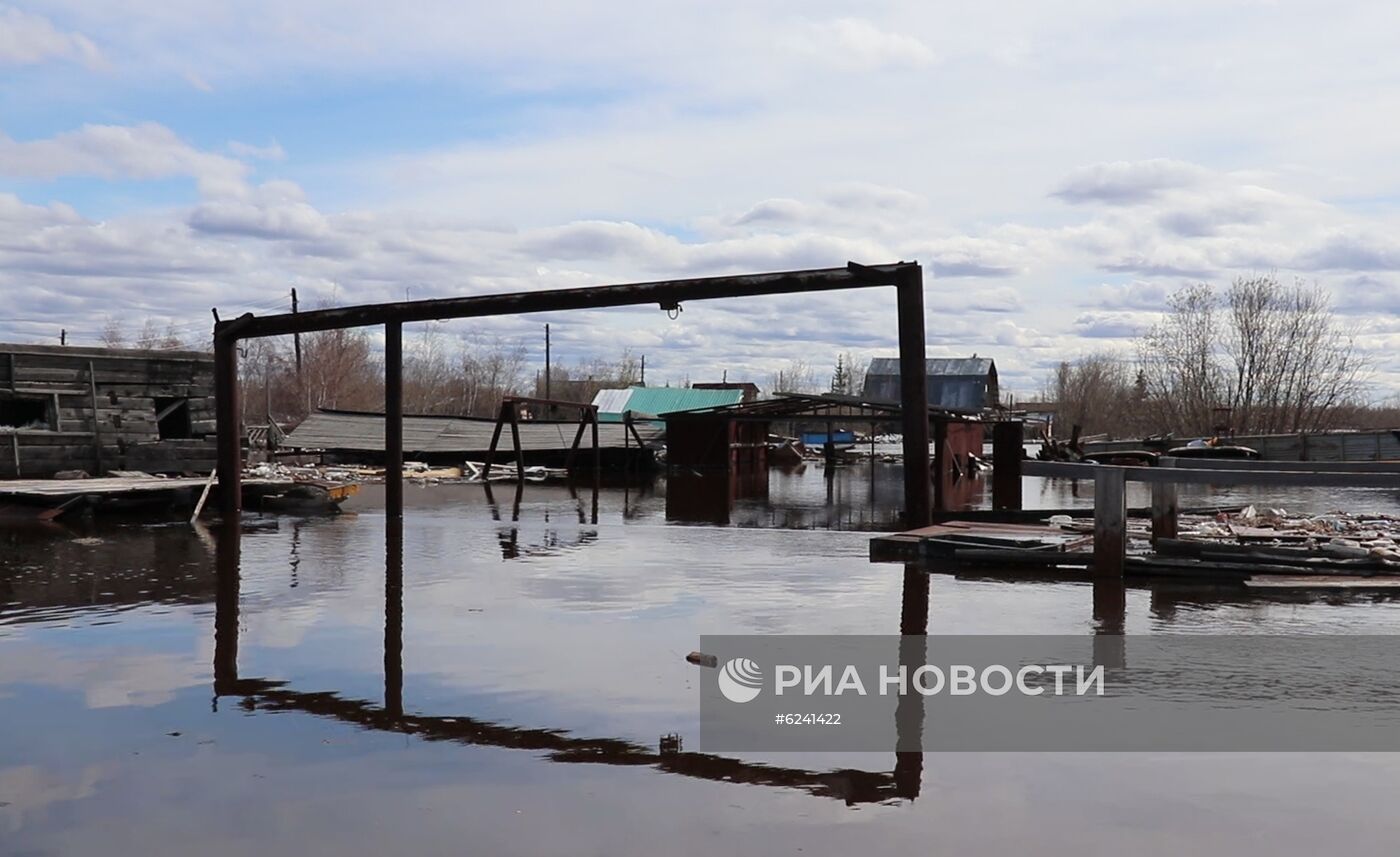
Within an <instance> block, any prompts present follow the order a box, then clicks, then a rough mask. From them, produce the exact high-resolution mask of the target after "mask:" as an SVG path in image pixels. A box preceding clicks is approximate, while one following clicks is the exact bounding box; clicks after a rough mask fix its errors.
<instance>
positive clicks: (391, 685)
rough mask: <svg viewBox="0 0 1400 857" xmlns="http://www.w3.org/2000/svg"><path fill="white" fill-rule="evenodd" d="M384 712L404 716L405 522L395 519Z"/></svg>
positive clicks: (389, 551) (387, 582)
mask: <svg viewBox="0 0 1400 857" xmlns="http://www.w3.org/2000/svg"><path fill="white" fill-rule="evenodd" d="M384 710H385V711H387V712H388V713H389V714H390V715H391V716H393V717H399V716H401V715H402V714H403V520H402V519H395V518H390V519H389V521H388V528H387V530H386V532H385V539H384Z"/></svg>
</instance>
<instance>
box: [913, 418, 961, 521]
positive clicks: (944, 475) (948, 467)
mask: <svg viewBox="0 0 1400 857" xmlns="http://www.w3.org/2000/svg"><path fill="white" fill-rule="evenodd" d="M950 458H952V455H951V450H950V449H949V447H948V421H947V420H944V419H937V420H934V421H933V468H932V471H931V473H932V477H933V510H934V511H935V512H946V511H948V488H949V487H950V486H949V484H948V483H949V482H950V481H951V479H950V474H951V473H952V471H953V463H952V462H951V461H949V459H950ZM906 478H907V477H906Z"/></svg>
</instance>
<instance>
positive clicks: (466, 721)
mask: <svg viewBox="0 0 1400 857" xmlns="http://www.w3.org/2000/svg"><path fill="white" fill-rule="evenodd" d="M240 542H241V536H240V532H239V526H238V522H237V519H235V520H234V521H233V522H232V523H231V524H230V523H228V522H226V523H225V524H224V525H223V527H222V528H221V531H220V533H219V538H218V543H217V544H218V552H217V558H216V566H217V570H218V580H219V585H218V591H217V598H216V612H215V618H214V701H213V704H214V707H215V708H216V709H217V707H218V703H219V699H220V698H221V697H238V698H239V700H240V704H241V705H242V707H243V708H245V709H247V710H249V711H259V710H261V711H298V712H303V713H306V714H312V715H315V716H318V717H329V718H333V719H336V720H340V721H342V722H346V723H353V724H355V725H357V726H360V727H361V728H365V729H375V730H379V731H385V732H398V733H401V734H404V735H413V736H417V737H419V738H422V739H423V740H426V741H455V742H458V743H461V744H468V745H484V746H493V747H507V748H512V749H521V750H532V751H535V752H541V753H544V754H545V758H547V759H549V760H550V761H552V762H574V763H590V764H604V765H624V766H648V767H651V768H654V769H655V770H658V771H661V772H664V773H668V774H676V775H679V776H684V777H693V778H697V779H703V780H713V781H716V782H730V783H744V784H749V785H763V786H771V787H774V788H790V789H796V790H798V791H802V792H806V793H807V794H811V795H814V796H817V797H827V798H834V799H838V800H842V801H844V802H845V803H846V804H847V805H855V804H862V803H878V802H883V801H889V800H895V799H901V798H902V799H906V800H913V799H915V798H917V797H918V795H919V790H920V788H921V781H922V771H923V759H922V753H917V752H915V753H909V752H900V753H897V754H896V765H895V770H894V771H893V772H889V773H882V772H874V771H861V770H854V769H837V770H828V771H811V770H805V769H801V768H788V767H777V766H772V765H764V764H758V763H754V762H746V761H744V760H741V759H733V758H728V757H724V756H716V755H712V754H708V753H694V752H685V751H677V750H676V749H675V745H674V743H671V742H668V741H667V740H666V739H665V738H663V739H662V742H661V744H662V745H664V746H658V747H657V748H656V749H653V748H651V747H646V746H643V745H641V744H637V743H635V742H631V741H627V740H624V739H620V738H582V737H574V736H571V735H569V734H568V733H567V732H566V731H565V730H560V729H529V728H522V727H517V726H510V725H506V724H502V723H494V722H491V721H486V720H478V719H475V718H472V717H464V716H460V715H456V716H452V717H435V716H428V715H419V714H405V713H404V710H403V624H404V623H403V528H402V523H401V522H395V521H394V519H393V518H390V520H389V525H388V529H387V532H386V539H385V542H386V549H385V587H384V593H385V597H384V703H383V705H382V706H377V705H375V704H373V703H371V702H367V701H365V700H358V699H346V698H342V697H339V696H337V695H336V694H334V693H326V692H313V693H308V692H303V691H298V690H294V689H292V688H289V687H287V686H286V684H285V683H284V682H279V681H272V680H268V679H262V678H243V677H241V676H240V675H239V673H238V635H239V631H238V623H239V589H240V564H241V546H240ZM916 573H917V574H918V575H919V576H921V577H923V579H924V580H925V582H926V581H927V575H925V574H924V573H923V572H921V571H920V572H916ZM906 577H907V576H906ZM923 605H924V620H923V621H924V624H925V625H926V624H927V621H928V620H927V588H925V596H924V602H923ZM915 610H916V611H917V605H915ZM907 613H908V609H907V608H906V614H907ZM905 618H906V619H907V618H908V616H907V615H906V617H905ZM911 639H920V640H921V639H922V638H911ZM921 719H922V718H920V720H921ZM902 741H903V738H901V742H902Z"/></svg>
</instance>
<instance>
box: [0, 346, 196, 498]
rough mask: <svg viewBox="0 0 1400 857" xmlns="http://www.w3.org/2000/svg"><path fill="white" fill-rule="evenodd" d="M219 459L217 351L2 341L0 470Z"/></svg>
mask: <svg viewBox="0 0 1400 857" xmlns="http://www.w3.org/2000/svg"><path fill="white" fill-rule="evenodd" d="M213 468H214V358H213V356H212V355H210V354H206V353H204V352H200V351H147V350H140V349H128V348H79V347H73V346H60V345H14V344H0V478H17V477H22V478H35V477H48V476H53V475H54V474H55V473H58V472H61V471H79V470H80V471H83V472H84V473H87V474H89V475H91V476H101V475H104V474H106V473H107V472H108V471H112V470H142V471H145V472H148V473H183V472H191V473H207V472H209V471H210V470H212V469H213Z"/></svg>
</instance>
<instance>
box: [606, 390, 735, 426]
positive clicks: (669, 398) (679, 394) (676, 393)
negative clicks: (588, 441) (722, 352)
mask: <svg viewBox="0 0 1400 857" xmlns="http://www.w3.org/2000/svg"><path fill="white" fill-rule="evenodd" d="M618 393H626V394H627V396H626V398H625V399H622V398H621V397H620V396H618V395H616V394H618ZM743 398H744V391H743V390H697V389H695V388H694V387H632V388H630V389H627V390H599V391H598V395H597V396H595V397H594V398H593V404H595V405H597V406H598V419H599V420H600V421H602V422H617V421H618V420H621V419H622V412H623V411H632V412H633V413H638V414H651V415H654V416H659V415H660V414H671V413H675V412H677V411H698V410H701V409H703V408H716V407H720V406H721V405H737V404H739V402H740V401H742V400H743Z"/></svg>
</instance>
